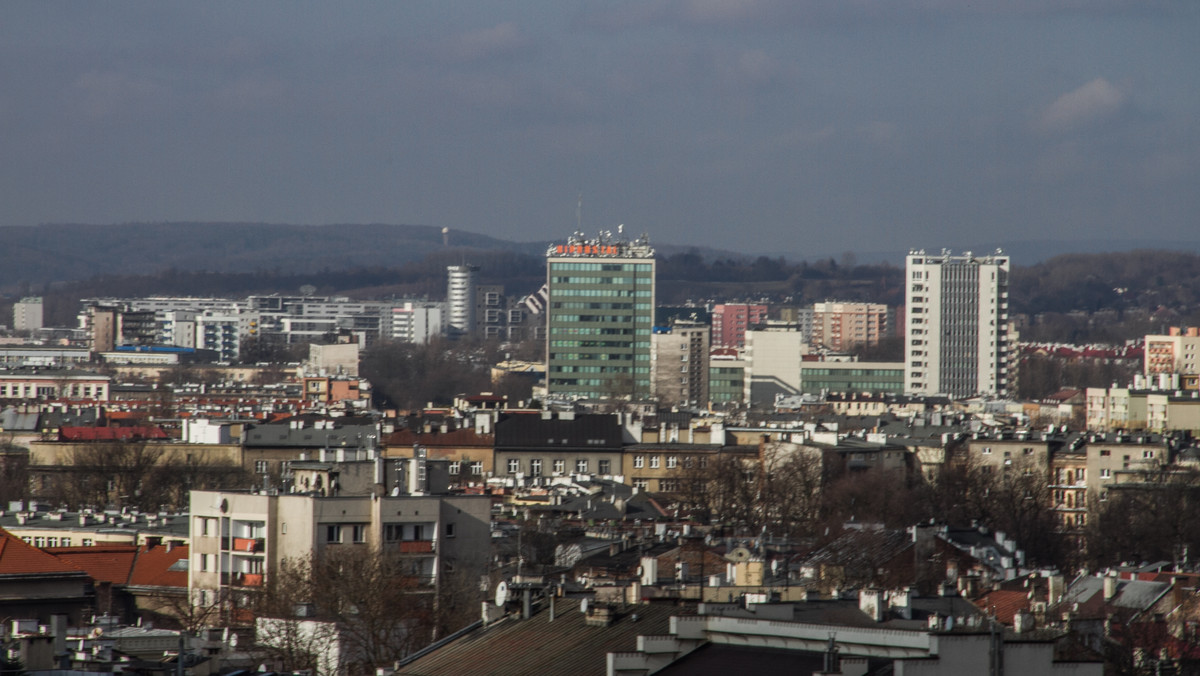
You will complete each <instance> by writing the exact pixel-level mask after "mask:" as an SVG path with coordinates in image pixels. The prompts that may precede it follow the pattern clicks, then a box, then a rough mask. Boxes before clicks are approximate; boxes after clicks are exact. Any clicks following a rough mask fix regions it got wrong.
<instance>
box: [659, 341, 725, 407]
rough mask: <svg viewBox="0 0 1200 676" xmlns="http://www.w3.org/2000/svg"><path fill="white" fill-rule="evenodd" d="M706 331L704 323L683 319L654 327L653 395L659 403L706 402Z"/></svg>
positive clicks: (674, 404) (695, 403)
mask: <svg viewBox="0 0 1200 676" xmlns="http://www.w3.org/2000/svg"><path fill="white" fill-rule="evenodd" d="M709 331H710V328H709V326H708V325H707V324H701V323H700V322H685V321H677V322H675V323H674V324H672V325H671V326H670V327H666V328H655V329H654V333H653V334H652V335H651V336H650V347H651V349H650V364H651V368H652V369H653V370H654V380H653V381H652V385H653V387H654V390H653V392H652V395H653V396H654V397H655V398H656V399H658V402H659V404H661V405H663V406H687V405H692V406H706V405H707V404H708V377H709V372H708V359H709V357H708V353H709Z"/></svg>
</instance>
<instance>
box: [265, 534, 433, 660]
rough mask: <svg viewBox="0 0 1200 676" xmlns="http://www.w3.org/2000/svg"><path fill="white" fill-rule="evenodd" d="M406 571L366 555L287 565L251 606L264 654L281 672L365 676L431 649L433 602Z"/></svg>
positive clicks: (387, 558)
mask: <svg viewBox="0 0 1200 676" xmlns="http://www.w3.org/2000/svg"><path fill="white" fill-rule="evenodd" d="M405 563H406V561H404V559H403V555H398V554H387V553H380V552H377V551H374V550H372V549H369V548H365V547H353V548H350V547H348V548H342V549H332V550H329V551H327V552H326V553H325V554H324V555H313V556H312V557H310V558H308V559H302V560H288V561H286V562H284V564H283V565H281V566H280V567H279V568H278V569H277V570H276V571H275V572H274V573H272V574H271V575H270V576H268V578H269V579H268V581H267V585H266V587H264V589H263V591H262V593H260V594H258V595H257V596H256V599H255V607H254V612H255V615H256V616H257V618H258V622H257V625H256V626H257V627H258V629H259V633H260V636H259V642H260V643H262V644H263V649H264V650H265V651H267V653H268V654H269V656H270V657H271V658H272V659H273V660H275V661H276V663H277V664H278V665H279V666H280V667H281V668H287V669H314V670H316V671H317V672H319V673H327V672H328V670H329V669H331V668H332V669H336V670H338V671H343V672H345V673H370V672H372V671H373V670H374V667H375V666H378V665H386V664H391V663H393V662H394V661H396V660H398V659H400V658H402V657H404V656H405V655H407V654H409V653H410V652H412V651H414V650H416V649H417V648H419V647H421V646H424V645H426V644H428V643H429V641H430V639H431V637H432V636H433V634H434V626H435V615H434V605H435V603H434V602H435V595H434V594H433V593H432V592H431V591H430V590H428V588H425V587H420V586H418V582H417V580H416V579H414V578H413V577H412V576H411V575H409V574H407V572H406V571H407V570H408V567H407V566H405V565H404V564H405ZM331 643H336V644H337V646H338V648H337V650H336V654H337V657H336V658H333V657H331V654H332V653H330V652H329V650H328V646H329V645H330V644H331Z"/></svg>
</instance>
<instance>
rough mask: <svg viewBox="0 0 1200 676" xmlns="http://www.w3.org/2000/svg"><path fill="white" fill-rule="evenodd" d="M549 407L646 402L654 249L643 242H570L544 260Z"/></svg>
mask: <svg viewBox="0 0 1200 676" xmlns="http://www.w3.org/2000/svg"><path fill="white" fill-rule="evenodd" d="M546 288H547V289H548V290H549V303H548V304H549V309H548V315H547V323H546V388H547V395H548V396H549V398H551V399H581V398H590V399H642V398H647V397H649V396H650V333H651V326H652V324H653V322H654V249H653V248H651V247H650V243H649V241H648V240H647V239H646V236H645V235H643V236H642V237H641V238H639V239H637V240H635V241H633V242H627V241H624V240H622V239H620V237H619V236H618V237H617V238H613V237H612V235H611V233H606V234H602V235H601V236H600V237H598V238H596V239H585V238H583V237H582V236H580V235H578V234H576V235H575V236H573V237H571V239H569V240H568V241H567V243H566V244H558V245H554V246H551V247H550V249H549V250H548V251H547V252H546Z"/></svg>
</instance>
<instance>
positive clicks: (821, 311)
mask: <svg viewBox="0 0 1200 676" xmlns="http://www.w3.org/2000/svg"><path fill="white" fill-rule="evenodd" d="M888 314H889V313H888V307H887V306H886V305H882V304H880V303H844V302H832V301H827V302H824V303H813V324H812V338H811V340H810V343H811V344H812V346H813V347H824V348H827V349H830V350H833V351H835V352H844V351H846V350H849V349H850V348H853V347H855V346H858V345H878V344H879V341H880V339H882V338H885V337H887V336H888V335H890V331H889V327H890V323H889V321H888Z"/></svg>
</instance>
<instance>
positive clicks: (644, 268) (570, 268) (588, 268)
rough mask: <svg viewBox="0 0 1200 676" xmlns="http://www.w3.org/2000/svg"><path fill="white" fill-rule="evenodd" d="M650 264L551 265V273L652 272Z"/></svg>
mask: <svg viewBox="0 0 1200 676" xmlns="http://www.w3.org/2000/svg"><path fill="white" fill-rule="evenodd" d="M653 267H654V266H652V265H651V264H649V263H551V264H550V270H551V271H563V272H633V271H635V270H636V271H637V272H650V270H651V269H652V268H653Z"/></svg>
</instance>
